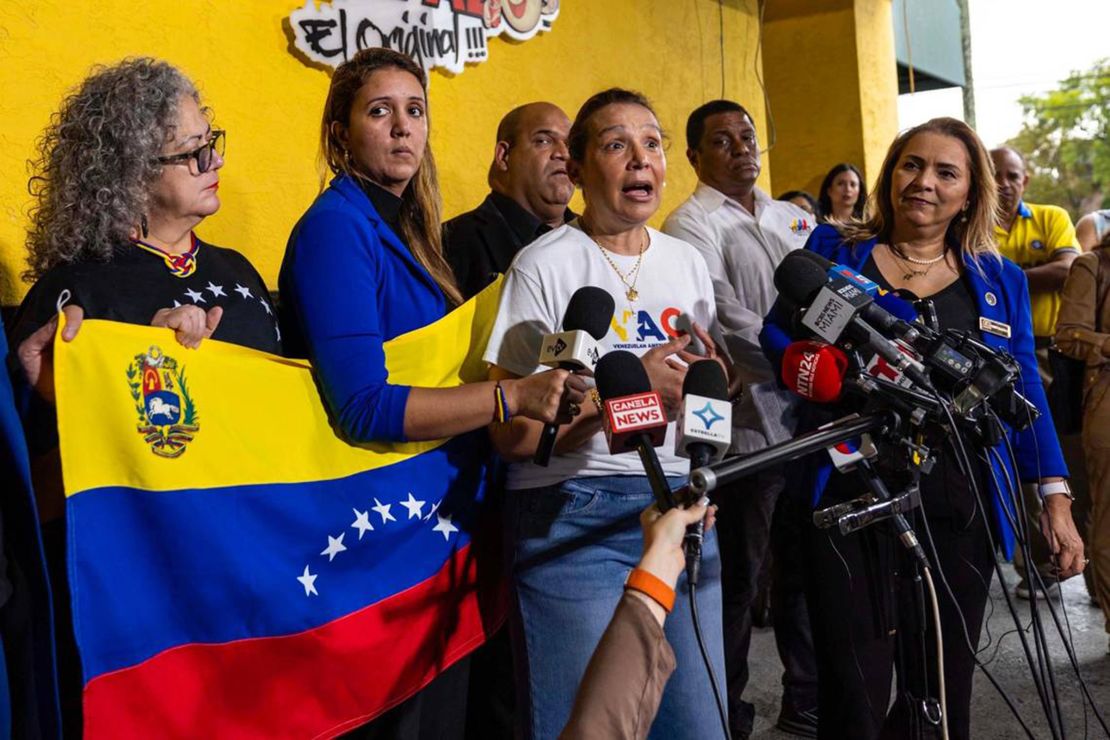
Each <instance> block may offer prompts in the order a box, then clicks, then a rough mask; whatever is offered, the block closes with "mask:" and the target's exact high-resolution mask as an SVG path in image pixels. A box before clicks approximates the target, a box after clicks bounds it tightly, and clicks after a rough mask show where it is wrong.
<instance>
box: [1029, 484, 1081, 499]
mask: <svg viewBox="0 0 1110 740" xmlns="http://www.w3.org/2000/svg"><path fill="white" fill-rule="evenodd" d="M1037 490H1039V491H1040V494H1041V498H1042V499H1046V498H1048V497H1049V496H1060V495H1063V496H1067V497H1068V498H1069V499H1071V500H1072V501H1075V496H1073V495H1072V494H1071V486H1069V485H1068V482H1067V481H1066V480H1058V481H1053V482H1052V483H1041V484H1040V485H1038V486H1037Z"/></svg>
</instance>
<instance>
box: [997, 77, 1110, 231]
mask: <svg viewBox="0 0 1110 740" xmlns="http://www.w3.org/2000/svg"><path fill="white" fill-rule="evenodd" d="M1019 102H1020V103H1021V107H1022V111H1023V114H1024V117H1025V120H1024V122H1023V124H1022V128H1021V131H1020V132H1019V133H1018V135H1017V136H1015V137H1014V138H1012V139H1010V140H1009V141H1008V142H1006V144H1007V145H1008V146H1011V147H1013V148H1014V149H1016V150H1018V151H1019V152H1021V153H1022V154H1024V155H1025V157H1026V161H1027V168H1028V171H1029V187H1028V189H1027V190H1026V197H1027V198H1028V200H1030V201H1033V202H1035V203H1051V204H1054V205H1058V206H1062V207H1064V208H1066V209H1067V210H1068V212H1069V213H1070V214H1071V216H1072V220H1075V219H1078V218H1079V217H1080V216H1082V215H1083V214H1084V213H1087V212H1088V211H1091V210H1094V209H1096V208H1100V207H1103V206H1104V205H1110V59H1103V60H1102V61H1100V62H1097V63H1096V64H1095V65H1094V66H1093V67H1092V68H1091V69H1090V70H1089V71H1086V72H1073V73H1072V74H1071V75H1070V76H1069V77H1068V78H1067V79H1065V80H1063V81H1062V82H1061V83H1060V85H1059V87H1057V88H1056V89H1055V90H1052V91H1050V92H1047V93H1044V94H1042V95H1027V96H1024V97H1022V98H1021V99H1020V101H1019Z"/></svg>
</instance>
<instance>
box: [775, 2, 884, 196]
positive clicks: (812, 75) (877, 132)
mask: <svg viewBox="0 0 1110 740" xmlns="http://www.w3.org/2000/svg"><path fill="white" fill-rule="evenodd" d="M891 13H892V6H891V0H776V1H775V2H771V3H769V6H768V12H767V16H766V18H765V20H766V25H765V28H764V42H763V43H764V50H763V64H764V70H765V72H766V77H767V90H768V93H769V95H770V96H771V111H772V114H773V117H774V121H775V126H776V130H777V132H778V139H777V143H776V146H775V149H774V156H775V172H774V183H775V189H776V191H782V190H787V189H795V188H801V189H804V190H808V191H809V192H811V193H813V195H815V196H816V195H818V192H817V190H818V188H819V187H820V185H821V180H822V179H823V178H824V176H825V173H826V172H828V170H829V169H830V168H831V167H832V166H833V165H835V164H837V163H838V162H852V163H853V164H855V165H857V166H858V167H860V168H861V169H862V170H863V173H864V177H865V178H866V179H867V181H868V186H869V187H870V184H871V183H872V182H873V181H874V179H875V177H877V176H878V172H879V169H880V167H881V165H882V160H883V156H884V155H885V154H886V149H887V147H888V146H889V145H890V142H891V141H892V140H893V139H894V136H895V135H896V134H897V128H898V78H897V69H896V66H895V57H894V30H893V26H892V19H891Z"/></svg>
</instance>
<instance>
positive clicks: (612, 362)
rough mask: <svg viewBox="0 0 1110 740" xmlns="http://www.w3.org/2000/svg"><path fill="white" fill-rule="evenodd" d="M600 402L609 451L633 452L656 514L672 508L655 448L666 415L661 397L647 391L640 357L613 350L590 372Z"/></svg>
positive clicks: (660, 441)
mask: <svg viewBox="0 0 1110 740" xmlns="http://www.w3.org/2000/svg"><path fill="white" fill-rule="evenodd" d="M594 378H595V379H596V380H597V392H598V395H599V396H601V401H602V411H601V416H602V421H603V423H604V425H605V439H606V440H607V441H608V442H609V452H611V453H612V454H614V455H618V454H620V453H623V452H631V451H632V450H636V452H638V453H639V454H640V461H641V462H643V464H644V472H646V473H647V477H648V481H649V482H650V483H651V490H652V493H654V494H655V501H656V504H658V506H659V510H660V511H667V510H668V509H670V508H672V507H673V506H674V505H675V501H674V494H673V493H672V492H671V488H670V485H669V484H668V483H667V475H666V473H665V472H663V466H662V465H660V464H659V456H658V455H656V454H655V448H656V447H659V446H661V445H662V444H663V440H664V439H665V438H666V436H667V412H666V409H664V407H663V397H662V396H660V395H659V394H658V393H657V392H656V391H653V390H652V389H651V381H650V380H649V379H648V376H647V371H646V370H644V365H643V363H642V362H640V358H639V357H637V356H636V355H634V354H632V353H631V352H628V351H625V350H617V351H615V352H609V353H608V354H606V355H605V356H603V357H602V358H601V360H599V361H598V363H597V368H596V369H595V370H594Z"/></svg>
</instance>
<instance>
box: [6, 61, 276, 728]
mask: <svg viewBox="0 0 1110 740" xmlns="http://www.w3.org/2000/svg"><path fill="white" fill-rule="evenodd" d="M207 114H208V111H207V109H205V108H203V107H202V106H201V102H200V95H199V94H198V93H197V89H196V87H195V86H194V85H193V83H192V82H190V81H189V80H188V79H187V78H186V77H185V76H184V75H183V74H182V73H181V72H180V71H178V70H177V69H176V68H174V67H173V66H172V65H170V64H167V63H166V62H162V61H157V60H154V59H146V58H142V59H128V60H125V61H123V62H120V63H119V64H116V65H113V66H110V67H101V68H98V69H96V70H94V71H93V73H92V74H91V75H90V76H89V77H88V78H87V79H86V80H85V81H84V82H83V83H81V85H80V86H79V87H78V88H77V89H76V90H75V91H73V92H72V93H70V94H69V95H68V96H67V97H66V98H65V99H64V100H63V101H62V105H61V108H60V109H59V110H58V112H57V113H56V114H55V115H54V116H53V118H52V119H51V122H50V125H49V126H48V127H47V128H46V131H45V132H44V134H43V136H42V138H41V139H40V141H39V144H38V156H37V158H36V159H35V160H34V161H33V162H32V163H31V164H32V167H33V171H34V174H33V176H32V177H31V181H30V183H29V189H30V191H31V194H32V196H33V197H34V205H33V207H32V211H31V228H30V233H29V235H28V239H27V245H28V250H29V252H30V254H29V258H28V269H27V272H26V273H25V275H24V278H25V279H27V280H28V281H35V284H34V286H33V287H32V288H31V290H30V292H29V293H28V294H27V297H26V299H24V301H23V304H22V306H20V309H19V313H18V314H17V316H16V321H15V324H14V328H13V332H12V344H13V345H15V346H18V347H19V350H18V353H19V359H20V363H21V365H22V367H23V371H24V373H25V375H26V379H27V381H28V382H29V384H30V385H31V386H32V387H34V388H35V389H36V390H37V391H38V394H37V395H38V396H40V397H41V399H40V400H41V401H44V402H46V403H43V404H40V407H39V408H37V409H35V410H33V411H32V415H31V419H30V422H31V426H32V430H33V431H32V434H31V437H32V448H33V449H32V454H35V455H36V456H38V457H39V458H40V462H39V463H38V464H36V466H35V467H36V476H35V487H36V492H37V498H38V508H39V515H40V517H41V520H42V522H43V528H42V530H43V541H44V544H45V549H46V553H47V560H48V565H49V568H50V578H51V581H52V582H53V586H54V588H53V592H54V593H53V595H54V604H55V614H56V615H57V618H56V625H57V629H56V638H57V642H58V652H57V660H58V668H59V682H60V686H61V697H62V714H63V727H64V732H65V735H66V736H67V737H68V736H70V735H73V736H74V737H76V736H79V734H80V723H81V682H82V681H81V673H80V664H79V662H78V659H77V653H76V646H75V644H74V641H73V633H72V629H71V626H70V625H71V622H70V619H71V617H70V610H69V601H68V587H67V581H66V569H65V531H64V519H63V518H62V516H61V514H62V512H63V510H64V498H63V495H62V492H61V481H60V475H58V472H59V471H58V470H57V457H56V449H55V448H56V445H57V437H56V431H55V430H56V423H55V420H54V414H53V407H52V405H50V404H51V402H52V400H53V382H52V373H51V365H50V349H51V345H52V343H53V341H54V333H55V330H56V328H57V314H58V312H59V311H64V312H65V314H66V319H67V325H66V328H65V332H64V335H63V339H64V340H66V341H69V340H72V339H73V338H74V336H76V334H77V331H78V328H79V327H80V323H81V320H82V318H83V317H89V318H96V319H108V320H112V321H122V322H127V323H132V324H150V325H154V326H164V327H168V328H171V329H173V330H174V332H175V336H176V338H177V340H178V341H179V342H180V343H181V344H182V345H184V346H186V347H196V346H197V345H198V344H199V343H200V342H201V340H202V339H204V338H206V337H209V336H212V337H214V338H216V339H221V340H224V341H228V342H233V343H235V344H241V345H245V346H249V347H254V348H257V349H261V350H265V351H268V352H275V353H276V352H279V351H280V343H279V334H278V331H277V324H276V318H275V316H274V313H273V309H272V307H271V305H270V296H269V293H268V292H267V290H266V286H265V284H264V283H263V281H262V279H261V277H259V275H258V273H257V272H256V271H255V269H254V268H253V267H252V266H251V264H250V263H249V262H248V261H247V260H246V258H245V257H243V256H242V255H241V254H239V253H238V252H235V251H232V250H230V249H223V248H221V247H216V246H212V245H209V244H206V243H204V242H202V241H201V240H200V239H199V238H198V237H197V235H196V233H195V232H194V229H195V228H196V227H197V226H198V225H199V224H200V223H201V222H202V221H203V220H204V219H205V218H207V217H208V216H211V215H212V214H214V213H215V212H216V211H217V210H218V209H219V207H220V199H219V196H218V195H217V191H218V188H219V180H220V178H219V172H220V168H221V167H222V166H223V164H224V159H223V151H224V147H223V144H224V132H223V131H219V130H214V129H213V128H212V126H211V125H210V123H209V119H208V115H207Z"/></svg>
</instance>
